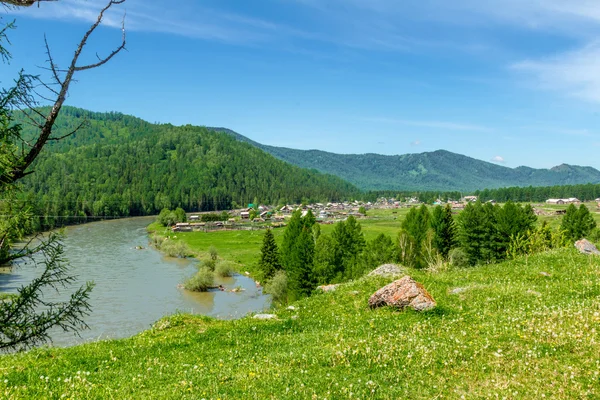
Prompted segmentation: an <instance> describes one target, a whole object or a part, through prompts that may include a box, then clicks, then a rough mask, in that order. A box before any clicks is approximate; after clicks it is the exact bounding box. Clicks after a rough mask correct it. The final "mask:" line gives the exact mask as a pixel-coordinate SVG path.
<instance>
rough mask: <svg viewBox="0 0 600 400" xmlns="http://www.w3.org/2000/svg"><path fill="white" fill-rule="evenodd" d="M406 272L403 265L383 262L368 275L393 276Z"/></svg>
mask: <svg viewBox="0 0 600 400" xmlns="http://www.w3.org/2000/svg"><path fill="white" fill-rule="evenodd" d="M403 274H404V270H403V269H402V267H401V266H399V265H396V264H383V265H381V266H379V267H377V268H376V269H374V270H373V271H371V272H369V274H368V275H367V276H383V277H393V276H400V275H403Z"/></svg>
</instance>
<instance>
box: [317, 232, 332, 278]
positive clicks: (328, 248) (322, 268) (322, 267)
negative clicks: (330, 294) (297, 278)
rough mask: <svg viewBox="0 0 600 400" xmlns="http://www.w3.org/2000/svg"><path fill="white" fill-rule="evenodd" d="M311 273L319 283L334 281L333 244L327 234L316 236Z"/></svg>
mask: <svg viewBox="0 0 600 400" xmlns="http://www.w3.org/2000/svg"><path fill="white" fill-rule="evenodd" d="M313 273H314V276H315V280H316V281H317V284H319V285H325V284H329V283H334V282H335V275H336V268H335V245H334V242H333V239H332V238H331V236H329V235H319V237H318V238H317V241H316V243H315V257H314V266H313Z"/></svg>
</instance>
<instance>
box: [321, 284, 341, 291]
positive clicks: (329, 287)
mask: <svg viewBox="0 0 600 400" xmlns="http://www.w3.org/2000/svg"><path fill="white" fill-rule="evenodd" d="M338 286H340V284H339V283H336V284H335V285H322V286H317V289H320V290H321V291H323V292H325V293H327V292H333V291H334V290H336V289H337V288H338Z"/></svg>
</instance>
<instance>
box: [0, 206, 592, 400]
mask: <svg viewBox="0 0 600 400" xmlns="http://www.w3.org/2000/svg"><path fill="white" fill-rule="evenodd" d="M393 211H397V213H393ZM406 212H407V210H406V209H403V210H371V211H370V212H369V215H370V218H367V219H364V220H361V221H360V222H361V225H362V227H363V231H364V232H365V236H366V237H367V239H371V238H373V237H375V236H376V235H377V234H378V233H379V232H384V233H387V234H389V235H392V236H395V235H396V234H397V232H398V229H399V226H400V221H401V219H402V217H403V216H404V214H405V213H406ZM595 216H596V218H598V215H597V214H596V215H595ZM395 218H396V219H395ZM549 220H550V221H551V223H552V224H558V223H560V217H552V218H550V219H549ZM322 228H323V232H324V233H328V232H330V230H331V229H332V228H333V225H324V226H322ZM150 229H151V230H152V229H158V227H157V226H156V225H153V226H151V227H150ZM159 231H162V232H163V233H167V234H169V233H168V231H164V228H162V229H159ZM274 232H275V234H276V237H277V238H278V239H279V240H281V237H282V235H283V232H284V230H283V229H276V230H275V231H274ZM263 234H264V231H229V232H213V233H203V232H198V233H177V234H169V236H171V237H172V238H173V239H172V240H183V241H185V242H186V243H188V244H189V245H190V246H191V247H192V248H193V249H194V250H195V251H196V252H197V253H198V255H199V256H203V255H204V253H205V252H206V251H207V250H208V247H209V246H211V245H213V246H216V247H217V249H218V250H219V252H220V256H221V257H222V258H225V259H228V260H232V261H235V262H237V263H239V266H240V270H248V271H249V272H251V273H253V272H254V271H255V270H254V268H255V267H254V263H255V262H256V259H257V257H258V254H259V249H260V245H261V241H262V236H263ZM175 237H176V238H175ZM407 273H408V274H409V275H411V276H412V277H413V278H415V279H416V280H417V281H419V282H422V283H423V284H424V286H425V287H426V288H427V290H428V291H429V292H430V293H431V294H432V295H433V296H434V298H435V299H436V301H437V303H438V306H437V308H435V309H434V310H431V311H428V312H424V313H417V312H413V311H405V312H398V311H395V310H392V309H377V310H371V309H369V308H368V306H367V300H368V298H369V296H370V295H371V294H372V293H373V292H374V291H375V290H377V289H378V288H380V287H382V286H383V285H385V284H386V283H388V282H389V281H390V280H391V279H385V278H368V279H367V278H361V279H359V280H356V281H354V282H350V283H347V284H344V285H343V286H341V287H340V288H339V289H338V290H337V291H335V292H332V293H326V294H322V293H321V294H314V295H313V296H311V297H310V298H307V299H304V300H301V301H299V302H296V303H293V304H292V305H293V307H294V309H288V308H286V307H282V308H279V309H275V310H274V313H275V314H276V315H277V319H275V320H268V321H263V320H256V319H253V318H251V317H250V316H249V317H246V318H243V319H240V320H235V321H221V320H215V319H211V318H208V317H200V316H191V315H183V314H182V315H174V316H169V317H165V318H164V319H162V320H160V321H158V322H157V323H156V324H155V325H154V327H153V328H152V329H150V330H148V331H146V332H143V333H141V334H139V335H136V336H134V337H132V338H129V339H122V340H111V341H103V342H97V343H90V344H86V345H82V346H76V347H72V348H66V349H52V348H41V349H36V350H32V351H30V352H27V353H21V354H15V355H4V356H0V398H6V399H21V398H36V399H38V398H39V399H43V398H57V399H59V398H71V399H74V398H78V399H79V398H93V399H105V398H114V399H138V398H172V399H181V398H189V399H202V398H204V399H241V398H243V399H246V398H248V399H400V398H402V399H404V398H410V399H434V398H435V399H443V398H448V399H460V398H492V399H496V398H500V399H502V398H506V399H514V398H527V399H541V398H552V399H571V398H589V399H595V398H600V357H599V356H598V355H599V354H600V257H593V256H584V255H581V254H579V253H578V252H577V251H576V250H575V249H574V248H566V249H560V250H553V251H549V252H546V253H541V254H536V255H531V256H528V257H520V258H517V259H515V260H511V261H506V262H503V263H500V264H491V265H483V266H478V267H473V268H464V269H450V270H448V271H443V272H436V273H433V272H427V271H425V270H407Z"/></svg>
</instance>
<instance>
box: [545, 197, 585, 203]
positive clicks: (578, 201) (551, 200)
mask: <svg viewBox="0 0 600 400" xmlns="http://www.w3.org/2000/svg"><path fill="white" fill-rule="evenodd" d="M546 204H555V205H563V204H575V205H579V204H581V200H579V199H578V198H576V197H570V198H568V199H548V200H546Z"/></svg>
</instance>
